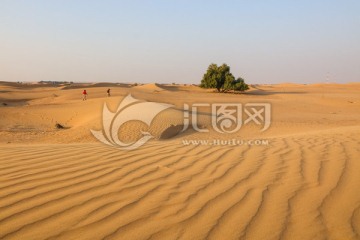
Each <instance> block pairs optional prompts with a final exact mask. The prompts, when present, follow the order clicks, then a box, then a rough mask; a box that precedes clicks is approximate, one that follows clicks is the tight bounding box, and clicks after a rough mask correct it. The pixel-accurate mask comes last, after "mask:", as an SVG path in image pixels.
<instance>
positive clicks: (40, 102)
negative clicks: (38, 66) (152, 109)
mask: <svg viewBox="0 0 360 240" xmlns="http://www.w3.org/2000/svg"><path fill="white" fill-rule="evenodd" d="M109 87H110V88H111V91H112V96H111V97H107V96H106V90H107V88H109ZM83 89H87V92H88V94H89V95H88V100H86V101H82V96H81V93H82V90H83ZM129 93H131V95H132V96H133V97H134V98H136V99H139V100H141V101H153V102H161V103H167V104H171V105H173V106H174V107H172V108H171V109H168V110H165V111H163V112H161V113H160V114H159V115H158V116H156V118H155V119H154V121H153V123H152V124H151V126H150V127H149V126H147V125H145V124H144V123H142V122H139V121H133V122H128V123H125V124H124V125H123V126H122V127H121V128H120V130H119V132H120V136H121V137H120V138H121V140H123V141H124V142H131V141H135V140H137V139H139V138H140V137H141V136H142V135H141V131H147V132H149V133H150V134H151V135H153V136H154V139H152V140H150V141H149V142H147V143H146V144H145V145H144V146H142V147H140V148H138V149H136V150H133V151H124V150H121V149H119V148H116V147H112V146H107V145H105V144H102V143H100V142H99V141H98V140H97V139H96V138H95V137H94V136H92V134H91V133H90V129H94V130H101V128H102V111H103V105H104V103H107V105H108V106H109V109H110V110H111V111H116V109H117V107H118V104H119V103H120V102H121V100H122V99H124V97H125V96H127V95H128V94H129ZM195 103H212V104H216V103H242V104H243V105H244V106H245V104H247V103H270V104H271V106H272V111H271V126H270V127H269V129H268V130H266V131H264V132H261V131H260V129H261V126H258V125H256V124H249V125H243V126H242V127H241V129H240V130H239V131H237V132H236V133H232V134H220V133H218V132H216V131H214V130H213V129H211V114H212V113H211V112H210V110H209V109H207V108H206V107H204V108H202V109H200V110H199V116H198V118H199V119H198V120H199V121H198V123H199V126H200V127H201V128H202V129H209V132H207V133H199V132H196V131H195V130H194V129H192V128H190V129H188V130H187V131H185V132H183V133H180V134H178V135H176V136H173V135H175V134H174V131H175V133H177V132H178V131H179V129H181V127H182V124H183V114H184V111H183V105H184V104H188V105H191V104H195ZM56 123H59V124H61V125H63V126H64V127H65V129H56V128H55V124H56ZM174 129H175V130H174ZM214 139H218V140H224V141H225V140H229V139H241V140H245V141H248V140H256V139H258V140H259V139H261V140H263V141H265V142H266V141H267V143H268V144H263V145H247V144H242V145H236V146H234V145H206V144H198V143H199V142H195V141H200V140H201V141H206V140H207V141H213V140H214ZM359 143H360V84H359V83H353V84H341V85H337V84H312V85H300V84H277V85H254V86H252V87H251V90H250V91H249V92H247V93H246V94H229V93H228V94H224V93H214V92H212V91H209V90H204V89H200V88H198V87H196V86H189V85H188V86H183V85H181V86H180V85H156V84H147V85H142V86H132V85H127V84H105V83H101V84H92V85H73V86H53V85H33V84H29V85H24V84H15V83H5V82H2V83H0V239H299V240H300V239H301V240H304V239H341V240H342V239H360V191H359V189H360V174H359V172H360V144H359ZM197 144H198V145H197Z"/></svg>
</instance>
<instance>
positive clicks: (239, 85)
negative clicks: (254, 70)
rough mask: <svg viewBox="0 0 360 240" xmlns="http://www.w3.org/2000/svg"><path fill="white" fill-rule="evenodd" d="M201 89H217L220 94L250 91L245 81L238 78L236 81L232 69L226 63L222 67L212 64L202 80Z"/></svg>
mask: <svg viewBox="0 0 360 240" xmlns="http://www.w3.org/2000/svg"><path fill="white" fill-rule="evenodd" d="M200 87H202V88H216V89H217V90H218V92H220V91H222V92H226V91H229V90H234V91H235V90H236V91H245V90H248V89H249V86H248V85H247V84H246V83H245V81H244V79H242V78H238V79H236V80H235V77H234V75H232V73H231V72H230V67H229V66H228V65H227V64H225V63H224V64H222V65H221V66H217V65H216V64H214V63H212V64H210V65H209V67H208V69H207V71H206V73H205V74H204V76H203V79H202V80H201V84H200Z"/></svg>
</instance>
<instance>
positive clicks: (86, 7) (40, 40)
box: [0, 0, 360, 83]
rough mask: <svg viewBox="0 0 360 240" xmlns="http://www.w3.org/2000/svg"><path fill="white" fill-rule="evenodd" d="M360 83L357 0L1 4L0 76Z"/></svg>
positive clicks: (4, 0) (11, 0)
mask: <svg viewBox="0 0 360 240" xmlns="http://www.w3.org/2000/svg"><path fill="white" fill-rule="evenodd" d="M210 63H217V64H222V63H227V64H228V65H230V67H231V71H232V73H233V74H234V75H235V77H238V76H242V77H244V78H245V80H246V81H247V82H248V83H279V82H297V83H313V82H326V81H327V78H329V81H330V82H359V81H360V1H359V0H338V1H334V0H286V1H285V0H276V1H275V0H243V1H241V0H239V1H230V0H229V1H227V0H224V1H220V0H217V1H212V0H204V1H201V0H192V1H190V0H178V1H175V0H173V1H171V0H152V1H150V0H148V1H145V0H143V1H139V0H131V1H130V0H129V1H110V0H108V1H101V0H98V1H93V0H57V1H56V0H42V1H40V0H32V1H29V0H23V1H20V0H0V81H40V80H54V81H111V82H158V83H172V82H177V83H199V82H200V80H201V78H202V75H203V74H204V72H205V71H206V69H207V67H208V65H209V64H210Z"/></svg>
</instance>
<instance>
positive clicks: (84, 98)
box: [83, 89, 87, 101]
mask: <svg viewBox="0 0 360 240" xmlns="http://www.w3.org/2000/svg"><path fill="white" fill-rule="evenodd" d="M86 96H87V92H86V90H85V89H84V91H83V101H84V100H86Z"/></svg>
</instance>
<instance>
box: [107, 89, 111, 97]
mask: <svg viewBox="0 0 360 240" xmlns="http://www.w3.org/2000/svg"><path fill="white" fill-rule="evenodd" d="M106 92H107V95H108V97H110V88H109V89H108V90H107V91H106Z"/></svg>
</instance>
